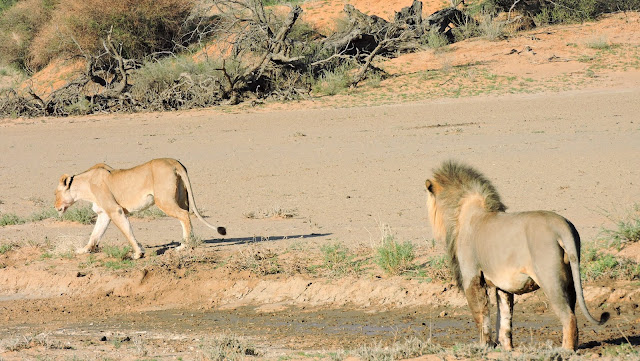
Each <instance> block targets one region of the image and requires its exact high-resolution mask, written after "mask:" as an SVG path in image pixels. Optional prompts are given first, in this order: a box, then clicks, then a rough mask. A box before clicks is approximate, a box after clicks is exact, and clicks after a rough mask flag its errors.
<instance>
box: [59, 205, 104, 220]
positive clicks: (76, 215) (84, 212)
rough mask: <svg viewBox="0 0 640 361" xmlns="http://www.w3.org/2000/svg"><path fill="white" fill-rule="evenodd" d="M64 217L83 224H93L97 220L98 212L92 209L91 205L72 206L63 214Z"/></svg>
mask: <svg viewBox="0 0 640 361" xmlns="http://www.w3.org/2000/svg"><path fill="white" fill-rule="evenodd" d="M62 219H63V220H65V221H70V222H78V223H81V224H93V223H95V221H96V214H95V212H93V211H92V210H91V206H85V207H71V208H69V209H67V211H66V212H65V213H64V214H63V215H62Z"/></svg>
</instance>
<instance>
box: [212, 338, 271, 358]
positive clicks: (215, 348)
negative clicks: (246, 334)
mask: <svg viewBox="0 0 640 361" xmlns="http://www.w3.org/2000/svg"><path fill="white" fill-rule="evenodd" d="M202 349H203V352H204V353H205V355H207V359H209V360H212V361H235V360H244V359H245V356H259V353H258V351H257V350H256V348H255V346H253V345H251V344H250V343H248V342H246V341H243V340H242V339H240V338H239V337H237V336H234V335H226V334H223V335H220V336H218V337H216V338H214V339H213V341H211V342H209V343H208V344H205V345H203V346H202Z"/></svg>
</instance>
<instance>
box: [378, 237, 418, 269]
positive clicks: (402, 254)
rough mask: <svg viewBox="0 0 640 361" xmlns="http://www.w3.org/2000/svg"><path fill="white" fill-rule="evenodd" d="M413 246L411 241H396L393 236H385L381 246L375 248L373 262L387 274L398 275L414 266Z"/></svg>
mask: <svg viewBox="0 0 640 361" xmlns="http://www.w3.org/2000/svg"><path fill="white" fill-rule="evenodd" d="M414 259H415V251H414V246H413V244H411V242H409V241H407V242H404V243H398V242H397V241H396V240H395V239H394V238H393V236H390V235H388V236H386V237H385V238H384V240H383V241H382V246H380V247H379V248H378V249H376V256H375V260H374V261H375V263H376V264H377V265H378V266H380V268H382V270H384V271H385V272H386V273H387V274H390V275H400V274H402V273H404V272H406V271H408V270H411V269H413V268H415V265H414V264H413V260H414Z"/></svg>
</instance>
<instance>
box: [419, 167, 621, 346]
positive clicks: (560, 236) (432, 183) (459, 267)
mask: <svg viewBox="0 0 640 361" xmlns="http://www.w3.org/2000/svg"><path fill="white" fill-rule="evenodd" d="M425 185H426V187H427V208H428V215H429V221H430V222H431V226H432V228H433V234H434V237H435V238H436V239H437V240H439V241H441V242H444V243H445V244H446V246H447V254H448V256H449V262H450V267H451V271H452V273H453V275H454V278H455V280H456V283H457V285H458V287H460V288H461V289H462V291H463V292H464V293H465V296H466V297H467V301H468V303H469V307H470V309H471V312H472V314H473V317H474V320H475V321H476V323H477V325H478V327H479V329H480V335H481V340H482V341H483V342H486V343H492V340H491V337H490V329H489V327H490V326H489V309H488V307H489V306H488V296H487V287H494V288H495V289H496V296H497V300H498V312H499V313H498V318H497V325H498V327H497V328H498V340H499V342H500V343H501V344H502V346H503V347H504V348H506V349H511V348H512V347H513V346H512V340H511V317H512V314H513V295H514V294H522V293H527V292H531V291H534V290H536V289H538V288H542V290H543V291H544V293H545V294H546V295H547V297H548V298H549V301H550V304H551V307H552V309H553V310H554V311H555V312H556V314H557V315H558V317H559V318H560V320H561V322H562V324H563V341H562V346H563V347H565V348H568V349H575V348H577V347H578V329H577V323H576V321H575V314H574V310H575V303H576V301H578V303H579V305H580V308H581V309H582V311H583V312H584V314H585V316H586V317H587V319H589V320H590V321H592V322H595V323H598V324H603V323H604V322H606V321H607V320H608V318H609V314H608V313H606V312H605V313H603V314H602V315H601V317H600V320H599V321H598V320H595V319H594V318H593V317H592V316H591V314H590V313H589V311H588V310H587V307H586V305H585V302H584V297H583V293H582V284H581V280H580V264H579V254H580V237H579V235H578V232H577V231H576V229H575V227H574V226H573V224H571V222H569V221H568V220H566V219H565V218H563V217H561V216H559V215H557V214H555V213H552V212H546V211H533V212H520V213H506V212H505V211H506V209H507V207H506V206H505V205H504V204H503V203H502V201H501V200H500V196H499V195H498V192H497V191H496V189H495V187H494V186H493V185H492V184H491V182H489V180H488V179H486V178H485V177H484V176H483V175H482V174H480V173H479V172H478V171H476V170H475V169H473V168H471V167H469V166H466V165H463V164H460V163H457V162H454V161H447V162H444V163H443V164H442V166H441V167H440V168H438V169H436V170H435V171H434V174H433V177H432V179H428V180H427V181H426V182H425ZM567 261H568V262H567Z"/></svg>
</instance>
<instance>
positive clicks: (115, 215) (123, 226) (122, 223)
mask: <svg viewBox="0 0 640 361" xmlns="http://www.w3.org/2000/svg"><path fill="white" fill-rule="evenodd" d="M109 216H110V217H111V220H112V221H113V223H114V224H115V225H116V226H117V227H118V229H120V231H121V232H122V233H123V234H124V235H125V237H127V239H128V240H129V243H131V247H132V249H133V257H131V258H133V259H138V258H142V257H144V249H143V248H142V245H141V244H140V243H139V242H138V241H137V240H136V238H135V237H134V236H133V228H131V223H130V222H129V219H128V218H127V216H126V215H125V214H124V211H123V210H122V208H118V209H117V210H115V211H112V212H111V213H110V214H109Z"/></svg>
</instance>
